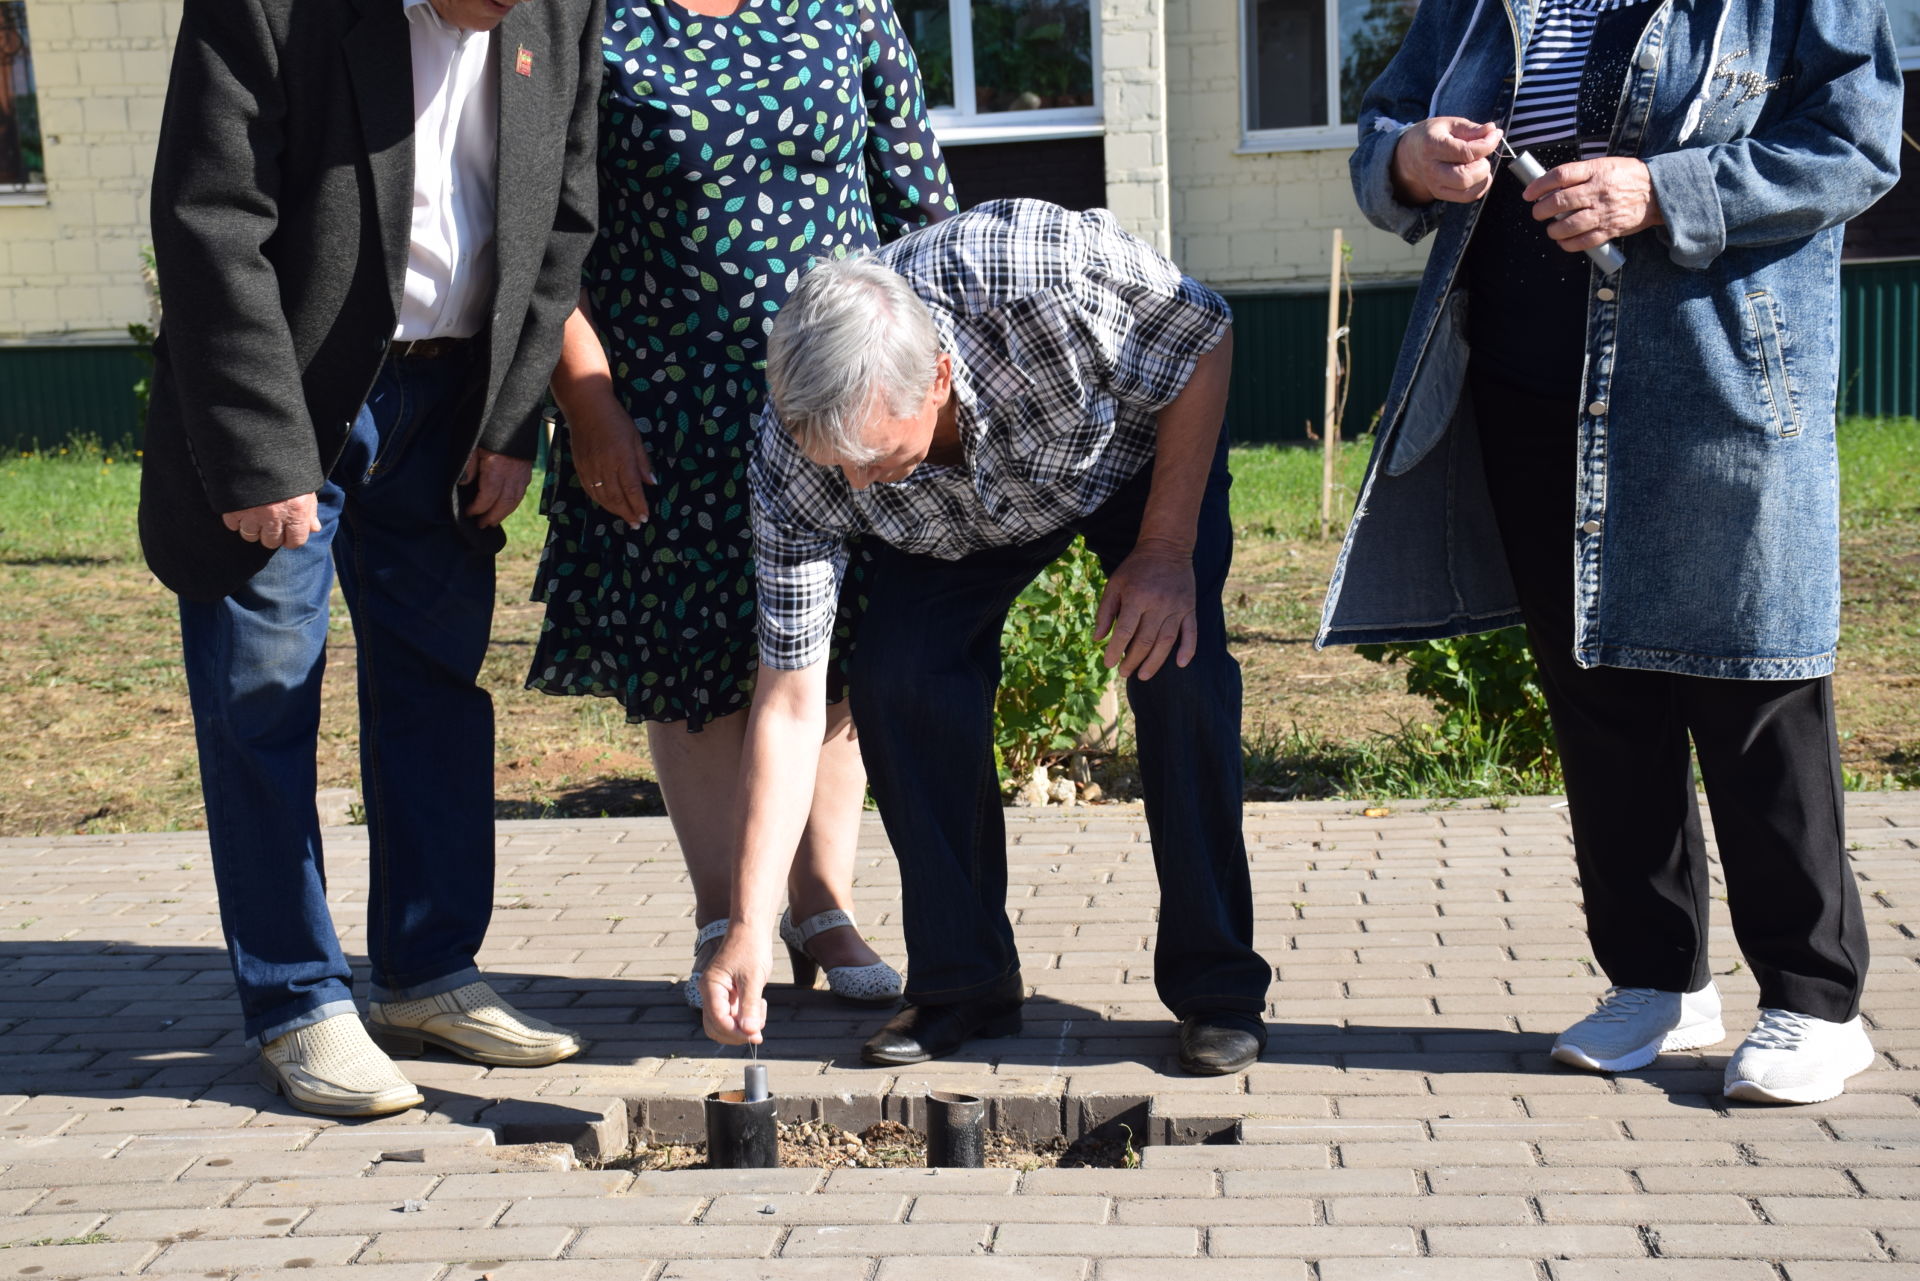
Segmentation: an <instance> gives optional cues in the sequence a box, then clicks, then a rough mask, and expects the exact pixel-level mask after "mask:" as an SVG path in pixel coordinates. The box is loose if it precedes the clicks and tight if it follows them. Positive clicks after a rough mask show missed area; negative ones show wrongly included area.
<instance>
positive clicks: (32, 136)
mask: <svg viewBox="0 0 1920 1281" xmlns="http://www.w3.org/2000/svg"><path fill="white" fill-rule="evenodd" d="M46 181H47V172H46V162H45V160H44V159H43V158H42V156H41V151H40V103H39V99H38V98H37V97H36V96H35V93H34V84H33V49H32V46H31V45H30V44H29V42H28V40H27V6H26V2H25V0H0V191H8V190H19V189H21V188H25V187H41V186H45V185H46Z"/></svg>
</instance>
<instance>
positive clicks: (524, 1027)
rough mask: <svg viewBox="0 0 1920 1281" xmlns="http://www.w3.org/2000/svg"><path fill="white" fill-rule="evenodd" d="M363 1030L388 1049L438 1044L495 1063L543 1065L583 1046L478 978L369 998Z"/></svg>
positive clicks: (418, 1049)
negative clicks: (434, 991) (413, 995)
mask: <svg viewBox="0 0 1920 1281" xmlns="http://www.w3.org/2000/svg"><path fill="white" fill-rule="evenodd" d="M367 1030H368V1031H370V1032H372V1033H373V1036H374V1039H375V1040H377V1041H379V1042H380V1044H381V1045H382V1046H384V1047H385V1048H386V1049H387V1051H388V1052H389V1053H392V1054H399V1055H405V1056H412V1055H418V1054H423V1053H425V1052H426V1049H427V1047H428V1046H430V1045H437V1046H439V1047H440V1048H441V1049H443V1050H451V1051H452V1052H453V1053H455V1054H458V1055H459V1056H460V1057H461V1058H465V1059H472V1060H473V1061H474V1062H475V1063H486V1064H490V1065H492V1066H494V1067H545V1066H546V1065H547V1064H549V1063H558V1062H559V1061H560V1060H562V1059H570V1058H572V1057H573V1056H574V1055H576V1054H578V1053H580V1051H582V1050H584V1049H586V1048H587V1042H586V1041H585V1040H583V1039H582V1038H581V1037H580V1036H578V1035H577V1034H575V1033H573V1032H569V1031H567V1030H566V1029H565V1028H558V1027H555V1026H553V1024H551V1023H547V1022H545V1021H543V1020H541V1019H536V1018H530V1017H528V1016H527V1015H525V1014H522V1013H520V1011H518V1010H516V1009H514V1008H513V1007H512V1006H511V1005H508V1004H507V1003H506V1002H505V1001H503V1000H501V999H500V994H499V993H498V992H496V991H494V990H493V988H492V987H490V986H488V985H487V984H486V983H481V982H473V983H469V984H467V985H466V986H465V987H457V988H455V989H453V991H451V992H442V993H440V994H439V995H438V996H423V997H421V998H420V999H419V1000H417V1001H369V1002H368V1003H367Z"/></svg>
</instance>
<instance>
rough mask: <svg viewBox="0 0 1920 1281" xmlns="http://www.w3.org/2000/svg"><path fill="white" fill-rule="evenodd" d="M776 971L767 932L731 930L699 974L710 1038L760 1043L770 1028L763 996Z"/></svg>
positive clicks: (739, 1043) (725, 1042)
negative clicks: (771, 971) (768, 980)
mask: <svg viewBox="0 0 1920 1281" xmlns="http://www.w3.org/2000/svg"><path fill="white" fill-rule="evenodd" d="M772 968H773V944H772V943H771V942H770V941H769V940H768V937H767V932H766V931H765V930H743V929H738V928H733V929H729V930H728V931H727V937H726V938H724V939H722V940H721V942H720V949H719V950H718V951H716V952H715V953H714V954H713V959H712V960H711V961H708V962H707V968H706V969H705V970H704V971H703V972H702V973H701V975H700V999H701V1003H702V1004H703V1005H704V1006H705V1019H706V1025H707V1035H708V1036H710V1037H712V1038H713V1039H714V1040H716V1041H718V1042H719V1043H720V1044H722V1045H746V1044H747V1043H749V1042H751V1043H753V1044H754V1045H758V1044H760V1036H761V1033H762V1031H763V1030H764V1029H765V1028H766V1026H767V1002H766V998H765V996H764V995H762V993H764V992H765V990H766V986H767V974H768V971H770V970H771V969H772Z"/></svg>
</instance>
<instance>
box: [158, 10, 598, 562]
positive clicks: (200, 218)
mask: <svg viewBox="0 0 1920 1281" xmlns="http://www.w3.org/2000/svg"><path fill="white" fill-rule="evenodd" d="M601 15H602V6H601V0H528V2H527V3H524V4H519V5H516V6H515V7H514V8H513V10H512V11H511V12H510V13H509V14H508V16H507V18H506V19H505V20H504V21H503V22H502V23H501V24H500V26H499V28H498V29H497V31H496V34H495V38H494V47H495V53H496V56H497V58H498V60H499V75H500V150H499V169H498V173H497V186H496V197H495V203H496V213H495V231H494V246H495V254H496V265H497V272H496V275H495V280H496V285H495V295H494V300H493V304H494V305H493V310H492V321H491V324H490V327H489V329H488V330H487V331H486V333H485V337H486V340H487V347H486V351H487V361H486V366H485V369H486V374H485V386H484V387H482V386H480V385H479V380H478V379H476V382H475V387H474V395H473V398H472V404H471V408H470V410H469V411H468V412H470V413H471V414H472V422H471V426H470V430H468V431H465V432H463V433H461V439H459V440H458V441H455V442H452V444H451V446H450V447H449V449H448V454H447V469H448V474H447V481H448V487H449V491H451V488H452V485H453V482H454V480H455V478H456V476H457V474H458V469H459V467H460V465H461V463H462V462H463V461H464V460H465V458H466V455H467V453H468V451H469V450H470V449H471V448H472V446H473V445H474V444H476V443H477V444H479V445H481V446H484V447H485V448H487V449H491V450H494V451H496V452H499V453H503V454H511V455H513V456H515V457H519V458H531V457H532V456H533V454H534V448H535V443H536V436H535V432H536V430H537V428H538V423H539V410H540V401H541V394H542V391H543V389H544V388H545V386H546V384H547V379H548V377H549V376H550V375H551V374H552V372H553V366H554V362H555V360H556V359H557V357H558V355H559V351H560V333H561V327H562V325H563V323H564V322H565V319H566V316H567V313H568V312H569V311H570V310H571V309H572V307H573V304H574V300H575V298H576V297H577V296H578V293H579V288H580V264H581V261H582V260H583V259H584V258H585V256H586V253H587V249H588V247H589V246H590V245H591V243H592V241H593V231H594V216H595V209H596V196H595V176H594V151H595V143H596V139H595V134H596V128H597V120H596V116H597V106H596V104H597V100H598V95H599V89H600V77H601V72H600V62H601V54H600V34H601V20H602V19H601ZM411 50H412V46H411V44H410V41H409V36H408V25H407V20H406V16H405V13H404V11H403V8H402V5H401V0H186V7H185V11H184V12H183V14H182V16H181V21H180V35H179V42H178V44H177V46H176V47H175V51H174V61H173V73H172V78H171V80H170V82H169V84H168V87H167V106H166V114H165V116H164V117H163V119H162V120H161V125H160V147H159V153H158V156H157V157H156V159H155V162H154V177H153V243H154V253H155V258H156V260H157V261H158V263H159V267H160V282H161V290H162V297H163V301H164V304H165V313H164V320H163V322H162V326H161V332H160V337H159V340H158V342H157V343H156V345H155V368H154V377H153V398H152V407H151V410H150V415H149V420H148V424H147V436H146V442H145V458H144V466H143V468H142V472H141V489H140V541H141V545H142V547H143V549H144V550H145V552H146V557H147V564H148V566H149V567H150V568H151V569H152V570H153V572H154V574H155V575H156V576H157V577H158V578H159V579H160V581H161V582H163V583H165V584H166V585H167V586H168V587H170V588H172V589H173V590H174V591H176V592H178V593H180V594H181V595H182V596H185V597H188V598H189V599H193V600H218V599H219V598H221V597H223V596H225V595H227V594H229V593H231V592H232V591H234V590H235V589H237V588H238V587H239V586H240V585H241V584H243V583H245V582H246V580H247V579H249V578H250V577H252V576H253V575H254V574H255V573H257V572H258V571H259V570H260V568H261V567H262V566H263V565H265V564H266V562H267V558H268V557H269V556H271V555H272V553H271V552H269V551H268V550H266V549H265V548H262V547H260V546H258V545H256V544H252V543H248V542H246V541H244V540H243V539H241V538H240V537H239V536H238V535H237V534H234V533H232V532H231V531H229V530H228V529H227V528H226V526H225V525H224V524H222V522H221V519H220V517H221V514H222V513H223V512H229V511H238V510H240V509H242V508H246V507H253V506H257V505H259V504H261V503H270V502H278V501H280V500H281V499H285V498H293V497H297V496H299V495H301V494H307V493H312V492H313V491H314V490H316V489H318V488H319V487H320V485H321V483H322V482H323V481H324V480H325V478H326V476H327V474H328V472H329V471H331V470H332V467H333V464H334V461H335V460H336V459H337V458H338V457H339V454H340V451H341V449H342V447H343V446H344V444H345V442H346V438H347V434H348V432H349V431H350V429H351V427H352V423H353V419H354V416H355V414H357V413H358V411H359V408H360V405H361V403H362V402H363V401H364V400H365V399H366V395H367V392H368V390H369V389H370V388H371V387H372V385H373V379H374V376H375V375H376V374H377V373H378V372H379V368H380V364H381V361H382V359H383V358H384V356H385V352H386V349H387V343H388V341H389V340H390V339H391V337H392V335H393V328H394V324H395V318H396V317H397V316H398V314H399V307H400V298H401V291H402V287H403V283H404V281H405V277H406V263H407V245H408V241H409V235H410V231H411V219H412V213H411V209H412V203H413V67H412V52H411ZM522 50H524V51H525V52H526V54H527V55H530V62H529V59H528V58H527V57H524V56H522V53H521V51H522ZM519 66H525V67H526V69H527V71H528V72H529V73H530V74H524V75H523V74H520V73H519V71H518V69H517V68H518V67H519ZM449 501H452V500H451V494H450V496H449Z"/></svg>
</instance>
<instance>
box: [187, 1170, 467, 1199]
mask: <svg viewBox="0 0 1920 1281" xmlns="http://www.w3.org/2000/svg"><path fill="white" fill-rule="evenodd" d="M434 1182H435V1180H434V1179H433V1178H432V1177H431V1176H428V1175H420V1176H416V1177H415V1178H413V1179H399V1178H393V1179H367V1178H324V1177H323V1178H316V1179H263V1180H261V1181H260V1182H258V1183H249V1184H247V1185H246V1187H245V1190H244V1191H242V1192H241V1193H240V1194H239V1195H238V1196H236V1197H234V1198H233V1204H234V1205H237V1206H239V1205H294V1206H320V1205H353V1204H356V1203H358V1202H363V1201H374V1202H380V1203H383V1204H394V1205H398V1204H400V1203H401V1202H403V1201H417V1200H423V1199H425V1197H426V1195H427V1193H429V1192H431V1191H433V1185H434ZM173 1186H175V1187H178V1188H180V1189H181V1190H183V1191H188V1192H192V1191H198V1190H199V1189H201V1188H208V1189H214V1188H221V1187H228V1188H231V1187H233V1186H236V1185H232V1184H219V1183H207V1182H199V1181H196V1182H192V1183H186V1182H182V1183H178V1184H174V1185H173ZM222 1199H223V1200H224V1198H222Z"/></svg>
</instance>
